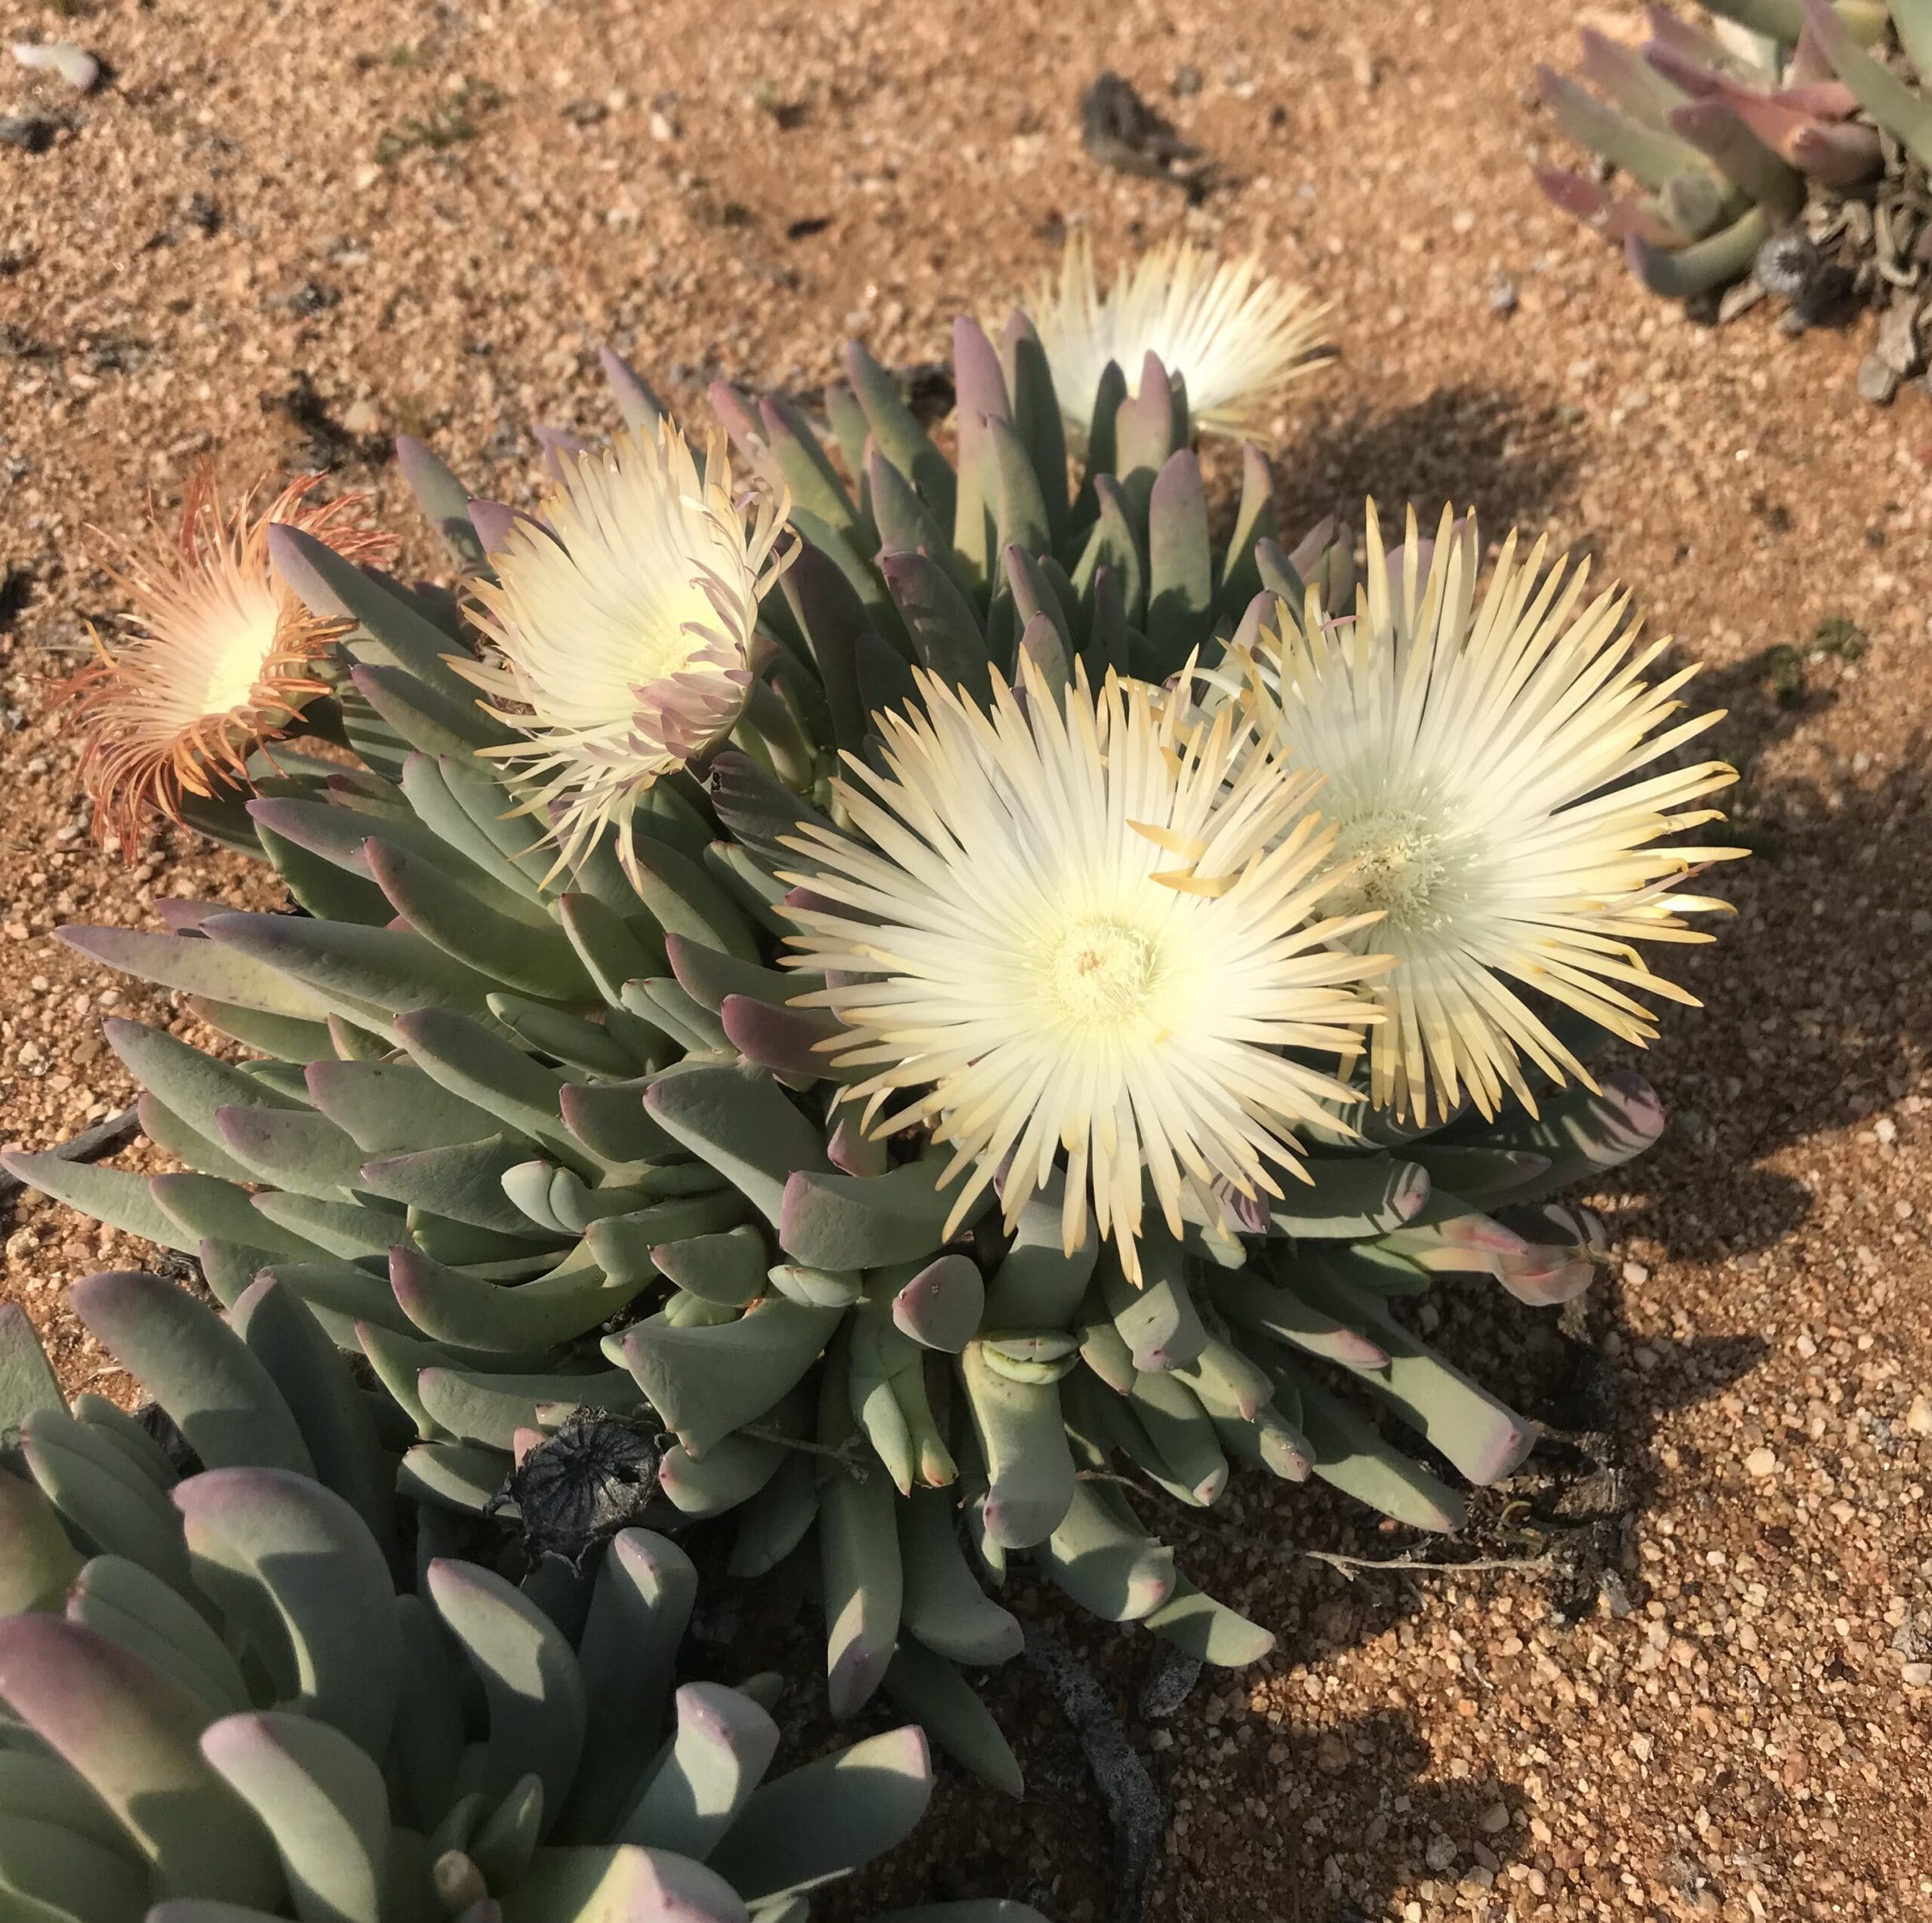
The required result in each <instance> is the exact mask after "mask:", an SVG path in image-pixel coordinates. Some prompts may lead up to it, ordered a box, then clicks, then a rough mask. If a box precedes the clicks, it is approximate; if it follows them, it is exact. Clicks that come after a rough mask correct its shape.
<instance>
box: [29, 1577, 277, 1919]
mask: <svg viewBox="0 0 1932 1923" xmlns="http://www.w3.org/2000/svg"><path fill="white" fill-rule="evenodd" d="M0 1698H3V1699H4V1700H5V1701H6V1703H8V1706H9V1707H11V1709H12V1710H13V1711H14V1713H15V1714H16V1715H18V1716H19V1717H20V1718H21V1720H22V1721H23V1722H25V1723H26V1725H28V1726H29V1728H31V1729H32V1731H34V1733H35V1734H36V1735H37V1736H38V1737H39V1738H40V1740H42V1742H43V1743H45V1744H46V1745H47V1746H48V1749H51V1750H52V1751H53V1752H54V1754H55V1755H57V1756H58V1757H60V1758H61V1759H62V1761H64V1762H65V1763H66V1764H67V1765H68V1766H69V1768H71V1769H72V1771H74V1773H75V1774H76V1775H77V1776H78V1777H80V1778H81V1779H82V1781H83V1782H85V1783H86V1784H87V1785H88V1788H89V1789H91V1790H92V1791H93V1792H94V1794H95V1795H97V1796H98V1797H99V1798H100V1800H101V1801H103V1803H105V1804H106V1805H107V1807H108V1808H109V1809H110V1810H111V1811H113V1813H114V1814H115V1817H117V1818H118V1820H119V1821H120V1823H122V1826H123V1827H124V1828H125V1829H126V1830H127V1832H128V1835H130V1836H131V1838H133V1840H134V1845H135V1846H136V1848H137V1849H138V1850H139V1851H140V1854H141V1855H142V1856H143V1857H144V1858H145V1859H146V1861H147V1862H148V1863H149V1864H150V1865H151V1866H152V1871H153V1875H154V1883H155V1894H156V1895H158V1896H161V1897H170V1896H180V1897H214V1898H217V1899H222V1900H227V1901H229V1902H234V1903H244V1904H249V1903H252V1904H255V1905H257V1906H266V1905H273V1904H275V1903H277V1902H278V1900H279V1898H280V1897H281V1890H282V1878H281V1868H280V1866H279V1865H278V1863H277V1860H276V1857H275V1850H274V1848H273V1846H272V1844H271V1843H270V1842H269V1838H268V1836H267V1834H266V1832H264V1831H263V1829H262V1828H261V1826H260V1823H258V1822H257V1820H256V1818H255V1817H254V1815H253V1814H251V1812H250V1811H248V1809H247V1808H245V1806H244V1805H242V1803H240V1802H239V1801H237V1800H236V1798H235V1796H234V1795H233V1794H232V1792H231V1791H230V1790H229V1789H228V1787H227V1786H226V1784H224V1783H223V1782H222V1781H221V1780H220V1778H219V1777H217V1776H216V1775H215V1774H214V1771H211V1769H210V1768H208V1765H207V1763H206V1762H205V1761H204V1760H203V1758H202V1754H201V1751H200V1749H199V1747H198V1740H199V1738H200V1736H201V1734H202V1731H203V1729H205V1728H206V1727H207V1725H208V1723H209V1721H211V1718H210V1715H209V1713H208V1711H207V1710H206V1709H204V1708H203V1707H202V1706H201V1705H200V1704H198V1703H196V1702H195V1700H194V1699H193V1698H192V1697H191V1696H189V1694H188V1693H187V1692H186V1691H185V1690H183V1689H182V1688H180V1685H178V1684H177V1683H175V1682H174V1681H171V1680H170V1679H169V1678H168V1677H166V1676H165V1675H162V1674H161V1672H159V1671H158V1670H156V1669H153V1668H152V1667H151V1666H149V1664H147V1663H143V1661H142V1660H140V1657H137V1656H135V1655H134V1654H131V1653H130V1652H129V1651H126V1650H124V1649H122V1648H121V1647H120V1646H119V1645H118V1644H116V1643H114V1642H112V1641H109V1640H108V1639H107V1638H106V1637H104V1636H101V1635H97V1634H96V1633H95V1632H94V1631H92V1630H91V1629H83V1628H82V1627H81V1626H80V1625H79V1624H78V1623H69V1622H66V1621H63V1620H61V1619H60V1617H52V1616H43V1615H29V1616H16V1617H11V1619H9V1620H7V1621H5V1622H4V1623H0Z"/></svg>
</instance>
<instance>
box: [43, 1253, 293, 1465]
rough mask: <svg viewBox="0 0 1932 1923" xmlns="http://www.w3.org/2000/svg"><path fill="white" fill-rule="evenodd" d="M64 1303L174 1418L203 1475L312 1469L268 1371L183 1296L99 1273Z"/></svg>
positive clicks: (142, 1278)
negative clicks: (231, 1469)
mask: <svg viewBox="0 0 1932 1923" xmlns="http://www.w3.org/2000/svg"><path fill="white" fill-rule="evenodd" d="M67 1299H68V1301H69V1303H70V1304H71V1305H72V1308H73V1311H74V1313H75V1315H78V1317H79V1318H80V1319H81V1320H82V1321H83V1322H84V1323H85V1325H87V1328H88V1331H89V1333H90V1334H92V1335H93V1336H94V1337H95V1338H96V1340H98V1341H99V1342H100V1345H101V1346H102V1347H103V1349H106V1351H107V1352H108V1353H109V1355H112V1356H113V1357H114V1358H115V1361H118V1362H119V1363H120V1365H122V1368H125V1369H126V1370H127V1371H128V1373H129V1374H131V1375H132V1376H133V1377H134V1378H135V1379H136V1380H137V1381H138V1382H140V1383H142V1384H143V1386H145V1387H146V1389H147V1391H148V1392H149V1395H152V1397H153V1398H154V1399H155V1401H157V1402H158V1403H159V1404H160V1405H161V1406H162V1408H164V1409H165V1410H166V1411H168V1414H170V1415H171V1416H172V1417H174V1420H175V1422H176V1423H177V1425H178V1426H180V1430H181V1432H182V1433H183V1435H185V1436H186V1438H188V1441H189V1443H190V1445H192V1447H193V1448H194V1451H195V1454H197V1455H198V1456H199V1457H201V1459H202V1461H203V1462H204V1463H206V1464H207V1465H208V1467H209V1469H223V1468H229V1467H237V1466H254V1467H258V1468H261V1469H287V1470H289V1471H291V1472H294V1473H295V1474H297V1475H312V1474H313V1473H314V1472H315V1464H314V1463H313V1462H312V1460H311V1459H310V1457H309V1451H308V1449H307V1447H306V1445H304V1443H303V1440H302V1435H301V1432H300V1429H297V1426H296V1423H295V1418H294V1416H293V1415H292V1414H290V1412H289V1408H288V1404H287V1403H286V1402H285V1401H284V1400H283V1399H282V1396H281V1391H280V1390H279V1389H277V1388H276V1387H275V1383H274V1381H273V1380H272V1378H271V1377H270V1376H269V1373H268V1371H266V1369H264V1368H263V1367H262V1365H261V1364H260V1362H259V1361H257V1359H256V1358H255V1357H254V1355H251V1353H250V1352H249V1351H248V1346H247V1345H246V1344H245V1343H244V1342H243V1341H242V1339H241V1337H239V1336H238V1335H236V1334H235V1333H234V1331H232V1329H229V1328H227V1327H226V1326H225V1325H223V1322H222V1321H221V1319H220V1317H219V1316H217V1315H215V1314H214V1312H213V1311H212V1310H211V1309H207V1308H205V1307H203V1306H202V1304H201V1303H198V1302H197V1301H195V1299H194V1298H193V1297H192V1296H190V1295H189V1294H186V1293H185V1292H184V1291H182V1290H180V1289H178V1288H175V1287H174V1285H172V1284H171V1283H168V1282H164V1281H162V1280H161V1278H159V1277H158V1276H157V1275H142V1274H138V1273H128V1272H120V1273H115V1272H109V1273H106V1274H103V1275H89V1276H87V1277H86V1278H84V1279H83V1280H82V1281H78V1282H76V1283H75V1285H74V1286H73V1288H72V1290H71V1291H69V1294H68V1298H67Z"/></svg>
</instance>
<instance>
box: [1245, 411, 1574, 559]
mask: <svg viewBox="0 0 1932 1923" xmlns="http://www.w3.org/2000/svg"><path fill="white" fill-rule="evenodd" d="M1582 453H1583V448H1582V444H1581V442H1580V438H1579V435H1578V431H1577V424H1576V418H1575V416H1574V413H1573V412H1572V411H1569V410H1567V409H1566V408H1564V406H1563V405H1561V403H1559V402H1555V401H1553V400H1546V399H1540V398H1533V397H1531V396H1530V395H1524V394H1519V393H1514V392H1510V391H1509V390H1508V389H1503V388H1498V387H1492V386H1486V385H1483V384H1481V383H1468V382H1465V383H1457V385H1455V386H1449V387H1439V388H1438V389H1435V392H1432V393H1431V394H1429V395H1426V396H1425V397H1424V398H1423V399H1422V400H1420V401H1417V402H1411V403H1409V404H1408V405H1404V406H1401V407H1397V408H1381V407H1376V406H1371V405H1360V406H1358V407H1356V408H1355V409H1354V410H1353V411H1352V412H1350V413H1348V414H1342V415H1340V416H1338V417H1334V418H1324V419H1322V420H1319V421H1318V422H1316V423H1314V424H1312V426H1309V429H1307V430H1306V432H1304V433H1303V434H1301V435H1298V436H1297V437H1296V438H1294V440H1293V441H1292V442H1291V443H1290V445H1288V447H1287V448H1285V449H1284V451H1283V454H1282V456H1281V460H1280V461H1279V463H1278V467H1279V471H1280V475H1281V478H1280V481H1279V483H1278V486H1277V488H1276V505H1277V506H1278V509H1280V510H1281V515H1280V518H1281V526H1282V527H1283V528H1287V529H1289V530H1291V531H1300V530H1301V529H1303V528H1307V527H1310V526H1312V525H1314V523H1315V522H1317V521H1318V520H1320V519H1321V517H1322V516H1323V515H1327V514H1333V515H1336V516H1337V517H1338V518H1340V521H1341V522H1342V525H1343V526H1344V527H1349V526H1358V525H1360V522H1361V512H1362V502H1363V500H1364V497H1372V498H1373V499H1374V501H1375V503H1376V505H1377V508H1378V509H1379V510H1380V514H1381V516H1382V525H1383V529H1384V531H1385V532H1386V533H1387V534H1389V536H1390V537H1391V538H1395V537H1396V536H1397V534H1398V531H1399V529H1400V527H1401V515H1402V513H1403V511H1404V509H1405V508H1406V507H1407V506H1409V505H1410V504H1411V503H1413V504H1414V508H1415V512H1416V518H1417V520H1418V521H1419V522H1420V523H1421V524H1422V525H1423V531H1424V532H1425V533H1428V534H1432V533H1433V532H1434V531H1435V522H1436V521H1437V520H1438V518H1439V517H1440V515H1441V512H1442V510H1443V509H1444V506H1454V507H1455V509H1457V512H1459V513H1466V512H1469V510H1470V509H1474V510H1475V514H1476V515H1477V518H1478V521H1479V522H1481V525H1482V526H1483V528H1484V529H1486V530H1487V531H1488V532H1489V533H1491V534H1497V535H1500V534H1503V533H1506V531H1508V530H1509V528H1512V527H1514V526H1517V525H1521V526H1523V527H1524V528H1526V529H1527V528H1534V526H1535V525H1537V524H1538V523H1540V522H1541V521H1542V520H1543V519H1544V518H1546V515H1548V513H1549V509H1550V508H1551V506H1552V505H1553V504H1554V503H1556V502H1557V501H1558V500H1561V499H1563V498H1564V496H1566V495H1567V494H1568V492H1569V491H1570V489H1571V484H1572V482H1574V478H1575V477H1576V473H1577V466H1578V463H1579V462H1580V459H1581V457H1582Z"/></svg>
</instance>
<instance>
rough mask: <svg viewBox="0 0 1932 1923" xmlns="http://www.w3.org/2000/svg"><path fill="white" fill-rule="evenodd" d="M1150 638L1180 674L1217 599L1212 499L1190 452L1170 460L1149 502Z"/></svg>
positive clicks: (1164, 658) (1162, 471) (1196, 460)
mask: <svg viewBox="0 0 1932 1923" xmlns="http://www.w3.org/2000/svg"><path fill="white" fill-rule="evenodd" d="M1147 554H1148V599H1147V638H1148V641H1149V643H1150V644H1151V645H1152V647H1153V648H1154V650H1155V653H1156V654H1157V655H1158V657H1159V658H1160V659H1161V660H1164V661H1168V662H1171V663H1172V664H1173V666H1174V668H1176V669H1179V668H1180V666H1182V665H1183V663H1184V662H1185V661H1186V658H1187V653H1188V650H1189V648H1190V646H1192V645H1195V644H1196V643H1197V642H1198V640H1199V639H1200V638H1201V633H1202V631H1203V629H1204V628H1205V626H1206V625H1207V617H1208V614H1209V612H1210V610H1211V608H1212V606H1213V605H1214V551H1213V547H1212V545H1211V542H1210V540H1209V539H1208V531H1207V491H1206V490H1205V489H1204V488H1203V486H1202V485H1201V463H1200V461H1199V460H1198V459H1197V458H1196V457H1195V453H1194V451H1193V449H1192V448H1180V449H1179V450H1177V451H1176V452H1175V453H1174V454H1172V455H1171V456H1170V457H1168V460H1167V462H1166V463H1165V464H1164V466H1162V467H1161V471H1160V472H1159V473H1158V475H1155V480H1154V488H1153V492H1152V495H1151V496H1150V497H1149V500H1148V503H1147Z"/></svg>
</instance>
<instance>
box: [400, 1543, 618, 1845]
mask: <svg viewBox="0 0 1932 1923" xmlns="http://www.w3.org/2000/svg"><path fill="white" fill-rule="evenodd" d="M426 1582H427V1584H428V1587H429V1596H430V1600H431V1601H432V1602H433V1603H434V1604H435V1608H436V1611H437V1613H438V1614H439V1615H440V1616H441V1617H442V1619H443V1620H444V1622H445V1623H446V1624H447V1625H448V1627H449V1629H450V1631H451V1634H452V1635H454V1636H455V1638H456V1639H457V1641H458V1642H459V1643H460V1644H461V1645H462V1646H463V1652H464V1654H466V1656H467V1657H468V1658H469V1664H470V1667H471V1668H472V1669H473V1670H474V1671H475V1673H476V1676H477V1679H478V1681H480V1682H481V1685H482V1686H483V1694H484V1697H485V1701H486V1703H487V1704H488V1709H489V1718H490V1727H489V1734H488V1737H487V1739H486V1740H485V1743H484V1744H483V1746H482V1748H481V1752H480V1754H475V1753H473V1754H472V1757H471V1758H469V1759H468V1760H467V1761H466V1766H465V1772H464V1773H465V1777H466V1780H467V1781H468V1783H469V1786H472V1787H474V1788H475V1789H480V1790H481V1791H482V1792H484V1794H485V1795H488V1796H489V1797H491V1798H493V1799H495V1798H501V1797H502V1796H503V1795H506V1794H507V1793H508V1792H509V1789H511V1788H512V1786H514V1785H515V1783H516V1782H517V1781H518V1779H519V1778H521V1777H522V1776H523V1775H524V1774H525V1773H526V1772H527V1771H535V1773H536V1774H537V1776H538V1777H539V1778H540V1779H541V1780H542V1782H543V1803H544V1807H545V1808H546V1810H549V1811H552V1812H555V1811H559V1810H561V1808H563V1807H564V1803H565V1797H566V1795H567V1794H568V1791H569V1789H570V1786H571V1779H572V1777H574V1775H575V1774H576V1773H577V1764H578V1761H579V1760H580V1756H581V1754H582V1751H583V1740H584V1731H585V1726H586V1706H585V1701H584V1688H583V1675H582V1672H580V1670H579V1669H578V1667H577V1657H576V1656H575V1654H574V1653H573V1652H572V1651H571V1646H570V1645H569V1643H568V1642H567V1641H565V1638H564V1636H563V1634H562V1632H561V1631H560V1630H559V1629H558V1628H557V1626H556V1625H555V1623H552V1621H551V1620H550V1619H549V1617H547V1616H546V1615H545V1614H543V1611H541V1610H540V1609H539V1608H537V1606H536V1605H534V1603H532V1602H531V1601H530V1600H529V1599H528V1598H527V1597H525V1596H523V1595H520V1594H518V1592H517V1591H516V1590H515V1589H513V1588H512V1587H511V1586H510V1585H509V1583H506V1582H505V1581H504V1580H503V1578H502V1577H500V1576H496V1575H492V1574H491V1573H490V1572H489V1571H488V1570H485V1569H481V1568H478V1567H477V1566H476V1565H475V1564H473V1563H466V1562H454V1561H449V1560H448V1559H447V1558H439V1559H438V1560H437V1561H433V1562H432V1563H431V1564H430V1565H429V1570H428V1573H427V1576H426Z"/></svg>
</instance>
